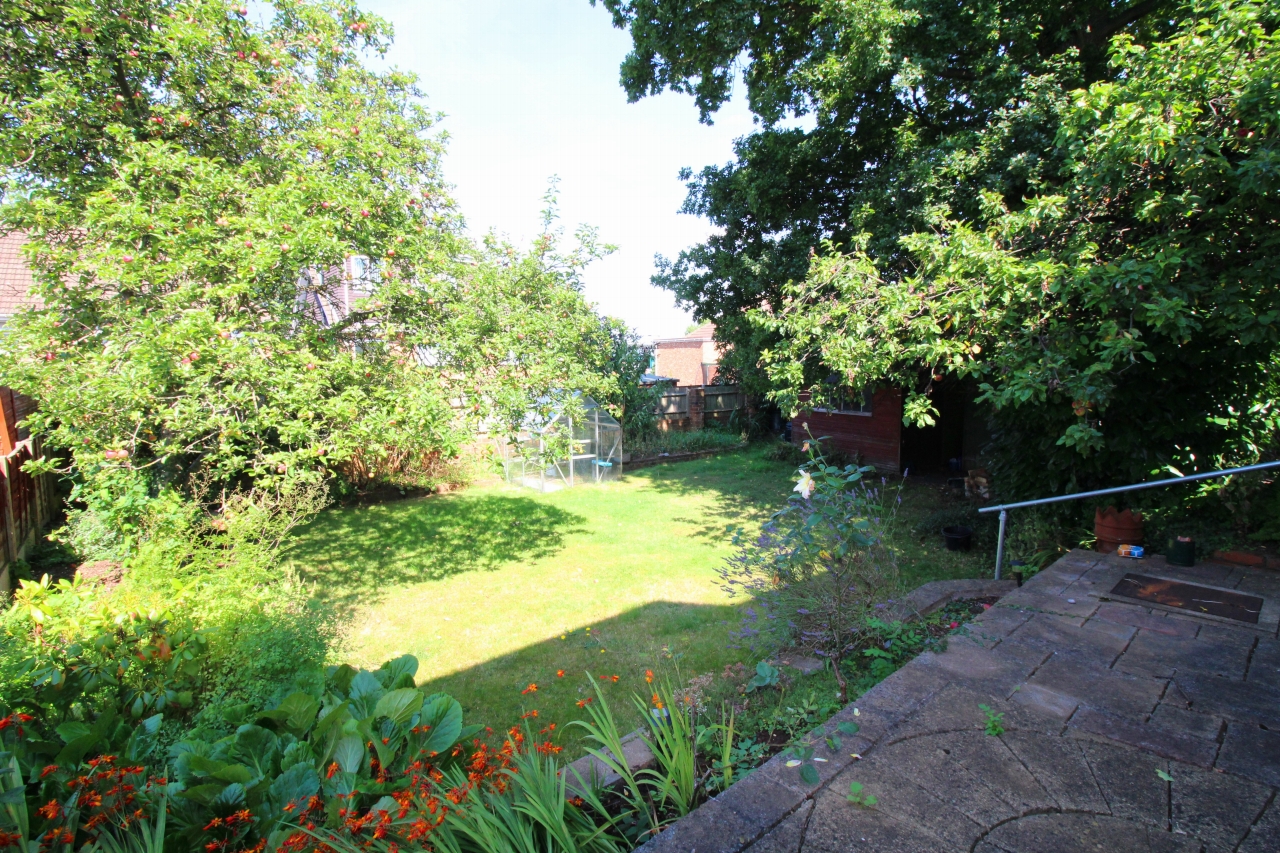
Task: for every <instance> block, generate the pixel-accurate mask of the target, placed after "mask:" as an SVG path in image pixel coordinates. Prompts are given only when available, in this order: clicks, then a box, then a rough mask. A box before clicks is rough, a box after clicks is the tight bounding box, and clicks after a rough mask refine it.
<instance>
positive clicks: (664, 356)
mask: <svg viewBox="0 0 1280 853" xmlns="http://www.w3.org/2000/svg"><path fill="white" fill-rule="evenodd" d="M653 370H654V372H655V373H657V374H658V375H659V376H669V377H671V378H672V379H674V380H676V384H677V385H702V384H703V382H702V341H662V342H660V343H658V344H657V346H655V347H654V365H653Z"/></svg>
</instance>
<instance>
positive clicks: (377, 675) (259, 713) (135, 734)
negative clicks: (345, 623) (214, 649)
mask: <svg viewBox="0 0 1280 853" xmlns="http://www.w3.org/2000/svg"><path fill="white" fill-rule="evenodd" d="M64 594H65V593H64ZM44 603H45V602H44V601H40V602H38V603H35V604H32V603H30V602H28V603H27V604H26V605H25V606H26V608H27V610H28V611H30V609H31V608H32V607H38V606H41V605H42V604H44ZM46 621H48V622H52V621H54V620H52V619H51V618H50V619H47V620H46ZM159 630H160V629H159V628H156V627H154V626H153V627H152V629H151V631H152V634H153V637H154V639H153V642H152V644H151V646H150V647H141V648H142V649H143V654H136V655H135V656H137V657H139V659H141V660H143V663H144V664H147V663H148V659H146V655H145V653H146V652H147V651H148V649H153V648H155V647H157V646H160V645H161V642H162V638H161V637H159V636H158V632H159ZM135 645H136V644H135ZM185 649H186V645H185V644H180V645H176V646H175V647H174V648H173V655H172V658H173V659H176V660H182V659H185V657H186V656H185V654H184V653H183V652H184V650H185ZM155 657H156V656H155V655H152V656H151V658H152V659H154V658H155ZM119 659H120V660H123V659H124V657H123V655H121V656H120V658H119ZM85 669H86V667H83V666H82V667H80V668H79V669H77V668H76V667H75V666H72V667H70V671H72V672H74V673H75V678H77V679H79V681H78V682H76V683H74V684H73V683H71V682H70V680H68V681H67V683H64V684H62V685H59V686H56V687H55V689H52V690H48V689H44V688H47V687H49V686H50V685H49V683H48V682H47V680H46V681H44V682H41V681H39V680H37V681H36V683H35V685H34V688H33V692H32V694H31V695H30V696H28V697H13V698H16V699H17V701H19V702H20V703H21V704H22V705H23V706H24V707H25V708H27V709H28V711H24V712H22V713H18V712H16V711H13V710H11V708H9V707H7V706H3V705H0V767H2V768H4V769H3V770H0V790H2V791H17V792H19V793H18V795H16V796H9V797H5V800H4V805H5V807H6V811H5V813H4V814H3V815H0V830H4V831H7V832H17V833H18V834H20V835H21V836H22V837H23V838H28V837H30V838H35V837H37V836H45V837H49V838H58V837H62V838H63V839H64V840H65V842H66V843H67V844H68V845H70V844H71V843H72V842H73V841H76V840H92V839H93V836H94V835H95V834H96V833H95V827H96V826H99V825H100V824H105V826H107V827H109V828H110V830H111V833H112V834H111V837H110V838H109V839H106V840H105V841H101V840H100V841H99V843H101V844H103V845H104V849H107V850H109V851H131V853H142V851H156V850H160V849H162V848H163V846H164V844H165V843H166V841H167V843H169V844H171V845H173V846H176V847H178V848H181V849H195V848H196V847H205V846H206V845H215V846H217V847H227V846H233V845H243V846H245V847H252V846H254V844H255V843H260V842H265V843H266V844H268V845H270V846H271V847H272V849H275V848H277V847H279V846H280V845H281V844H283V843H284V841H285V840H286V839H287V838H288V837H289V836H291V835H292V834H293V833H294V831H295V830H294V828H293V826H292V823H293V821H295V820H306V821H311V822H319V823H322V824H326V823H327V824H328V825H330V826H331V827H333V828H335V829H337V828H343V829H346V830H349V829H350V828H351V827H349V826H345V825H344V821H343V820H342V816H344V815H347V814H352V815H354V814H356V813H364V812H366V811H369V810H371V809H372V808H373V807H375V806H378V805H379V804H383V806H382V807H383V808H384V810H385V808H386V806H385V804H384V801H390V802H394V801H392V800H390V797H391V795H394V794H403V795H405V796H406V797H407V796H409V795H410V794H416V793H418V792H419V791H420V789H421V783H420V781H419V775H420V773H419V771H421V773H422V774H425V773H426V769H425V768H426V767H427V766H428V765H430V766H433V767H435V768H436V769H437V770H439V771H441V772H444V771H447V770H449V769H450V768H452V767H453V766H454V764H455V763H456V755H457V752H456V751H455V750H454V749H453V747H454V746H455V745H456V744H458V742H459V741H460V740H462V739H464V738H468V737H471V736H472V735H474V734H475V733H476V732H477V731H479V729H480V727H479V726H471V727H464V726H463V722H462V708H461V706H459V705H458V703H457V702H456V701H455V700H453V699H452V698H450V697H448V696H445V695H443V694H436V695H433V696H424V695H423V693H422V692H421V691H420V690H418V689H417V688H416V687H415V683H414V678H413V676H414V673H415V672H416V670H417V661H416V660H414V659H413V658H412V657H409V656H405V657H402V658H398V659H396V660H393V661H389V662H387V663H386V664H384V665H383V666H382V667H380V668H379V669H377V670H375V671H373V672H369V671H366V670H357V669H354V668H352V667H349V666H345V665H344V666H340V667H332V668H330V670H329V672H328V673H327V676H326V678H325V679H324V681H323V683H322V684H319V685H317V687H316V688H315V689H314V690H312V691H311V692H294V693H291V694H290V695H288V696H286V697H285V698H284V699H283V700H281V701H280V702H279V703H277V704H275V705H274V706H273V707H271V708H269V709H264V708H262V707H260V706H256V707H255V706H253V705H250V704H248V703H245V704H242V705H240V706H237V707H231V708H227V709H226V714H227V717H228V722H229V723H231V724H233V725H234V726H235V728H234V731H233V732H232V733H231V734H228V735H226V736H225V737H222V738H219V739H217V740H213V741H206V740H202V739H200V738H198V737H188V738H186V739H183V740H181V741H179V742H178V743H176V744H175V745H174V746H173V747H172V748H171V749H170V750H169V753H168V756H167V758H165V757H164V756H161V755H157V754H156V752H155V749H154V747H155V744H156V740H157V735H158V733H159V731H160V727H161V725H162V715H168V714H170V713H171V710H172V708H173V707H174V706H175V704H177V703H170V704H169V705H167V706H158V707H157V708H156V710H158V711H159V713H157V714H156V715H154V716H151V717H147V718H146V719H143V720H141V721H136V716H137V715H136V714H135V715H134V717H135V722H129V723H126V722H125V721H124V720H123V719H122V718H121V716H120V714H119V713H118V709H119V708H121V707H125V708H128V697H127V696H125V697H122V698H120V699H119V701H115V702H112V701H107V700H106V699H104V698H103V694H104V692H109V691H106V690H105V689H104V688H101V687H100V688H99V689H97V690H95V689H93V688H92V687H91V686H88V685H87V681H88V680H89V679H91V678H94V677H99V678H100V677H101V676H100V675H99V674H98V673H95V672H90V673H88V674H86V673H85V672H84V671H83V670H85ZM122 671H123V670H122ZM107 685H108V686H109V687H114V684H113V683H111V682H107ZM73 688H74V689H73ZM108 753H109V754H108ZM166 767H167V770H166ZM160 775H165V776H170V775H171V777H172V778H171V781H165V782H157V781H156V777H158V776H160ZM464 781H465V780H464ZM112 785H114V787H111V786H112ZM130 786H131V787H130ZM94 788H99V789H101V790H102V791H103V793H102V796H99V797H95V798H90V797H89V796H88V794H89V793H90V792H91V791H92V790H93V789H94ZM108 788H110V790H107V789H108ZM129 791H136V792H137V793H136V795H130V796H128V797H125V796H124V795H123V794H122V792H129ZM112 798H114V799H112ZM166 801H167V809H168V817H166ZM37 805H39V806H41V808H40V809H39V810H38V812H37V810H36V808H35V806H37ZM395 808H396V810H397V811H399V808H398V806H397V807H395ZM37 814H38V815H39V817H40V818H41V821H40V822H39V823H37V821H36V820H35V816H36V815H37ZM135 823H136V826H135V825H134V824H135ZM131 826H132V827H133V828H132V830H131V829H130V828H131ZM49 833H52V835H49ZM166 834H168V837H167V838H166ZM68 849H70V847H68Z"/></svg>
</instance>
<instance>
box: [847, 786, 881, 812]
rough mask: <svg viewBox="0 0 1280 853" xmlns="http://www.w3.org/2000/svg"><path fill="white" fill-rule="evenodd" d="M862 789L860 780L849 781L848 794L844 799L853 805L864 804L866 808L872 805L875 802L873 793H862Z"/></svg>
mask: <svg viewBox="0 0 1280 853" xmlns="http://www.w3.org/2000/svg"><path fill="white" fill-rule="evenodd" d="M862 791H863V787H862V783H861V782H850V783H849V796H847V797H846V798H845V799H847V800H848V801H849V802H851V803H853V804H854V805H855V806H866V807H868V808H870V807H871V806H874V805H875V804H876V797H875V794H864V793H862Z"/></svg>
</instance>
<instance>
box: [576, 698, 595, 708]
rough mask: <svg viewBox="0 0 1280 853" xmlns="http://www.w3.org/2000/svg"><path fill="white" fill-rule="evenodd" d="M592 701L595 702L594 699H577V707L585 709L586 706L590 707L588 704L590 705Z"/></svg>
mask: <svg viewBox="0 0 1280 853" xmlns="http://www.w3.org/2000/svg"><path fill="white" fill-rule="evenodd" d="M594 701H595V699H579V700H578V707H579V708H585V707H587V706H588V705H590V704H591V703H592V702H594Z"/></svg>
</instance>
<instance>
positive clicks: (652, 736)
mask: <svg viewBox="0 0 1280 853" xmlns="http://www.w3.org/2000/svg"><path fill="white" fill-rule="evenodd" d="M632 700H633V702H634V704H635V706H636V708H637V709H638V710H639V711H640V712H641V713H642V714H646V715H648V717H649V721H648V734H647V735H646V736H645V742H646V743H647V744H648V745H649V749H650V750H651V751H652V752H653V756H654V758H655V759H656V760H657V767H656V768H651V769H648V770H641V771H640V773H639V777H640V778H641V780H642V781H643V782H647V783H648V786H649V791H650V793H649V796H650V797H651V798H652V800H653V801H655V803H656V805H657V807H658V808H659V809H662V808H663V807H664V806H670V807H674V808H675V811H676V813H677V814H679V815H681V816H684V815H686V814H688V813H689V811H690V810H691V809H693V807H694V806H695V805H697V803H698V801H699V799H700V798H701V797H702V795H704V794H705V787H704V786H705V781H706V780H705V779H704V778H700V775H701V774H700V773H699V768H698V753H699V746H700V744H699V740H698V734H699V727H698V724H697V719H696V718H697V713H698V711H697V707H696V706H695V703H693V702H691V701H685V700H684V699H683V698H682V697H678V696H677V695H676V692H675V691H674V690H672V689H671V683H670V682H664V683H663V685H662V686H661V687H659V688H658V690H657V692H655V693H654V694H653V696H652V697H650V699H645V698H642V697H640V696H633V697H632ZM703 734H705V731H704V732H703Z"/></svg>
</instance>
